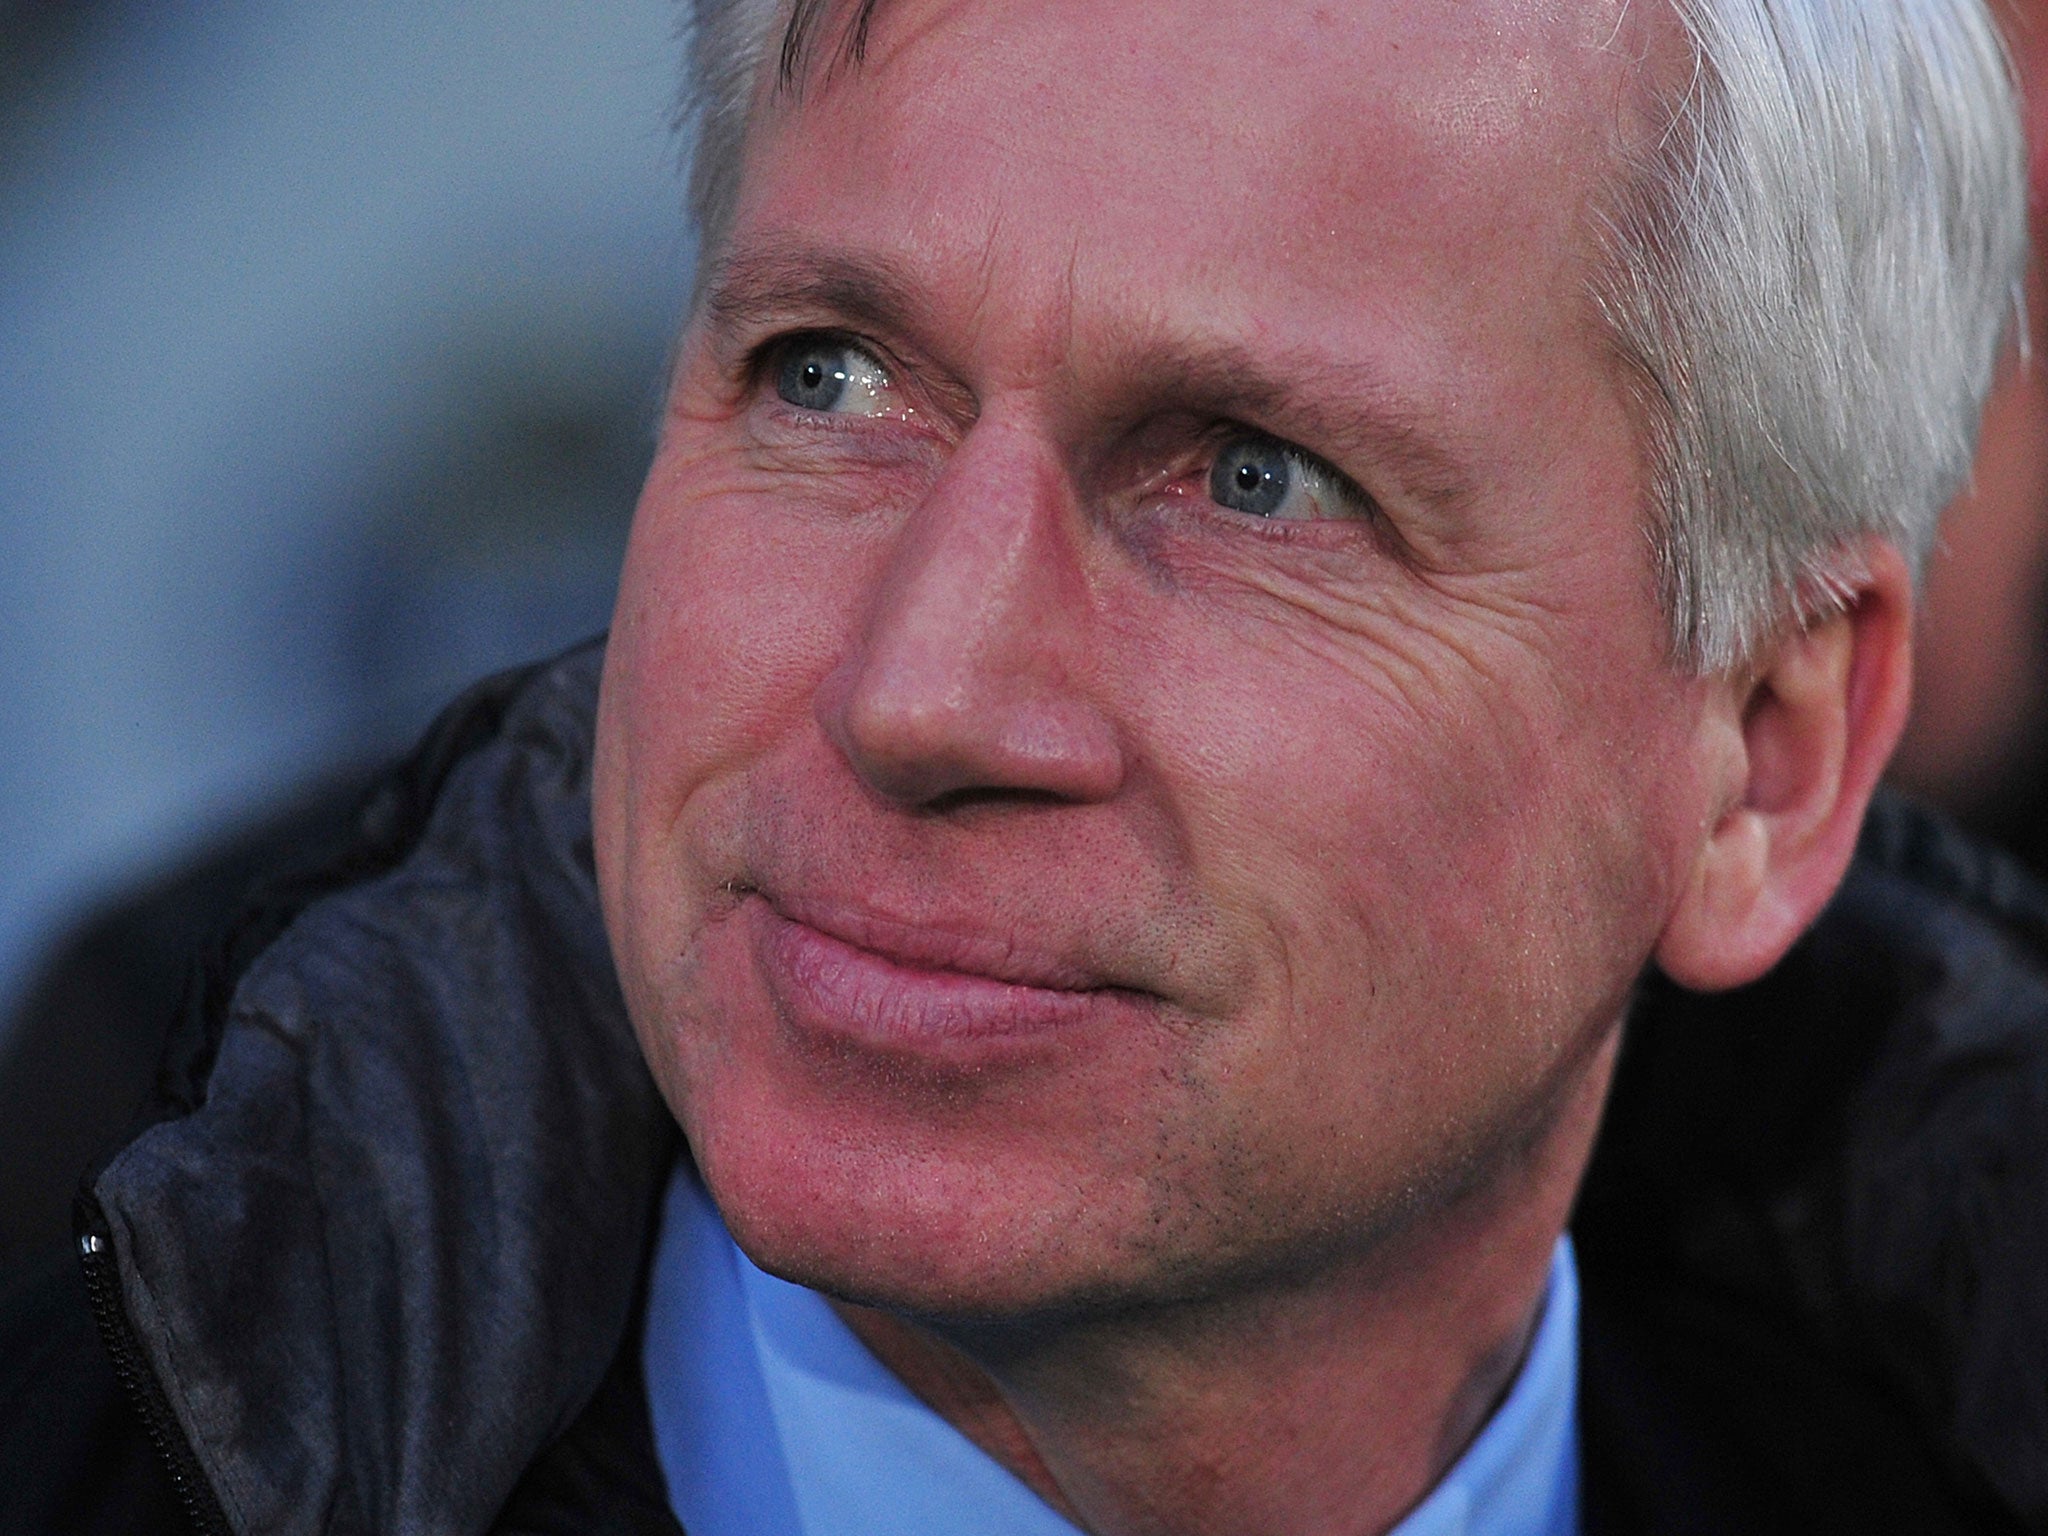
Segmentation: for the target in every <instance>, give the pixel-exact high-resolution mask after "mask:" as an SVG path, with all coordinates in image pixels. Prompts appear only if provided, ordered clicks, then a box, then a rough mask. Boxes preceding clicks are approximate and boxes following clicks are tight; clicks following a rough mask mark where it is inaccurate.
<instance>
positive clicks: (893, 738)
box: [818, 417, 1124, 806]
mask: <svg viewBox="0 0 2048 1536" xmlns="http://www.w3.org/2000/svg"><path fill="white" fill-rule="evenodd" d="M1080 535H1081V529H1080V525H1079V519H1078V518H1077V517H1076V516H1075V515H1074V503H1073V492H1072V489H1071V486H1070V484H1069V482H1068V481H1067V478H1066V476H1065V474H1064V473H1063V471H1062V470H1061V467H1060V465H1059V464H1058V462H1057V461H1056V459H1055V458H1054V456H1053V454H1052V452H1051V450H1050V449H1049V448H1047V447H1045V446H1043V445H1040V444H1036V443H1034V442H1033V441H1032V440H1031V439H1030V438H1029V437H1028V436H1027V435H1026V434H1024V433H1023V432H1021V431H1018V430H1014V429H1013V430H1011V431H1008V432H1005V431H1003V430H1001V429H1000V428H998V427H996V426H995V424H993V423H991V422H990V421H989V420H988V419H987V418H986V417H984V418H983V421H982V422H981V424H979V425H977V426H976V427H975V429H974V430H973V431H972V432H970V433H969V434H968V437H967V440H966V441H965V442H963V443H962V444H961V446H960V447H959V448H958V449H956V450H955V452H954V454H953V456H952V458H951V459H950V460H949V461H948V463H947V465H946V468H945V469H944V470H943V471H942V472H941V474H940V476H939V478H938V479H937V481H936V482H935V483H934V484H933V486H932V488H931V490H930V492H929V493H928V494H927V495H926V496H925V498H924V499H923V501H922V502H921V503H920V504H919V505H918V506H917V507H916V508H915V510H913V511H912V512H911V513H910V515H909V516H908V517H907V518H906V519H905V520H904V522H903V524H902V526H901V528H900V530H899V531H898V533H897V535H896V543H895V545H894V547H893V548H892V549H891V551H890V553H889V557H888V560H887V563H886V565H885V567H884V570H883V573H882V576H881V578H880V580H879V582H878V583H877V586H876V589H875V595H874V598H873V601H872V604H871V606H870V609H869V613H868V617H867V623H866V626H865V629H864V632H863V634H862V636H861V640H860V643H859V644H858V646H857V647H856V648H855V649H854V650H853V652H852V653H851V654H849V655H848V657H847V658H846V659H845V661H843V662H842V663H841V664H840V665H839V666H838V667H837V668H836V669H835V670H834V671H833V673H832V674H831V676H830V677H829V678H828V679H827V680H826V682H825V684H824V686H823V687H822V688H821V689H820V690H819V694H818V712H819V718H820V722H821V724H822V725H823V726H824V728H825V732H826V734H827V736H829V737H830V738H831V739H832V741H833V742H834V743H835V744H836V745H837V746H838V748H839V750H840V752H841V753H842V754H843V755H844V756H845V758H846V761H847V762H848V763H849V764H851V765H852V767H853V770H854V772H855V773H856V774H858V775H859V776H860V778H861V779H862V780H863V781H864V782H865V783H866V784H868V785H869V786H870V787H871V788H872V789H874V790H875V791H876V792H877V793H879V794H881V795H884V796H886V797H888V798H889V799H891V800H895V801H897V802H899V803H902V804H906V805H918V806H931V805H932V804H933V803H935V802H941V801H944V800H946V799H947V798H949V797H956V796H959V795H962V794H977V795H995V796H1004V795H1009V796H1017V797H1041V798H1042V797H1051V798H1054V799H1057V800H1064V801H1076V802H1083V801H1099V800H1106V799H1108V798H1109V797H1110V796H1112V795H1114V794H1115V793H1116V790H1117V788H1118V786H1119V785H1120V784H1121V783H1122V782H1123V776H1124V757H1123V750H1122V747H1121V744H1120V742H1119V738H1118V733H1117V731H1116V729H1115V726H1114V723H1113V722H1112V720H1111V719H1110V718H1109V717H1108V716H1107V714H1106V713H1105V712H1104V711H1103V710H1102V709H1101V708H1100V707H1098V705H1097V703H1096V702H1095V701H1093V700H1092V699H1091V698H1090V697H1089V694H1088V689H1087V680H1088V678H1089V676H1090V675H1091V673H1092V672H1093V670H1094V669H1093V668H1092V667H1091V666H1090V665H1089V663H1090V660H1091V658H1090V656H1089V651H1088V637H1089V629H1090V622H1089V594H1088V582H1087V576H1086V572H1085V570H1084V568H1083V565H1082V560H1081V550H1080V547H1079V538H1080Z"/></svg>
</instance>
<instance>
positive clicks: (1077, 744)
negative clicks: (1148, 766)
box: [818, 664, 1123, 811]
mask: <svg viewBox="0 0 2048 1536" xmlns="http://www.w3.org/2000/svg"><path fill="white" fill-rule="evenodd" d="M818 716H819V723H820V724H821V726H822V727H823V728H824V731H825V734H826V736H827V737H828V738H829V739H830V740H831V741H832V743H833V744H834V745H835V746H836V747H837V748H838V750H839V753H840V755H841V756H842V757H843V758H844V759H845V760H846V762H847V764H848V766H849V767H850V768H851V769H852V770H853V772H854V773H855V775H856V776H858V777H859V778H860V779H861V780H862V782H864V783H865V784H867V785H868V787H869V788H871V789H872V790H874V791H875V792H876V793H878V794H881V795H883V796H885V797H887V798H889V799H891V800H895V801H898V802H900V803H903V804H907V805H916V806H918V807H920V808H923V809H926V810H931V811H948V810H964V809H968V808H971V807H976V806H982V805H988V804H992V803H995V802H999V801H1000V802H1003V803H1008V804H1024V803H1034V802H1035V803H1042V804H1049V803H1056V802H1072V801H1094V800H1102V799H1107V798H1108V797H1109V796H1111V795H1113V794H1115V792H1116V790H1117V788H1118V787H1119V786H1120V785H1121V783H1122V781H1123V753H1122V749H1121V746H1120V745H1119V742H1118V739H1117V734H1116V732H1115V730H1114V729H1113V728H1112V726H1111V725H1110V723H1109V721H1108V719H1107V718H1106V717H1105V716H1104V715H1103V714H1102V713H1101V712H1100V711H1099V710H1097V709H1096V708H1095V707H1094V706H1093V705H1092V704H1090V703H1089V702H1088V701H1087V700H1086V699H1084V698H1081V697H1079V696H1076V695H1074V694H1072V693H1069V692H1050V691H1047V690H1045V689H1043V688H1042V687H1041V686H1040V685H1036V684H1034V682H1033V680H1032V678H1031V677H1030V676H1029V675H1027V674H1020V673H1014V672H1013V673H1003V672H989V673H985V674H979V675H976V674H973V673H972V672H971V671H965V672H961V673H956V674H955V675H952V676H949V677H938V676H931V675H918V676H911V675H908V674H906V673H905V672H904V671H902V670H901V669H897V668H891V667H888V666H887V665H886V664H884V665H881V666H875V665H870V666H868V667H865V668H863V667H860V666H859V665H858V664H854V665H849V666H848V667H846V668H844V669H842V671H841V672H839V673H835V674H834V676H833V677H832V678H830V679H828V680H827V682H826V684H825V686H824V687H822V688H821V689H820V691H819V696H818Z"/></svg>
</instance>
